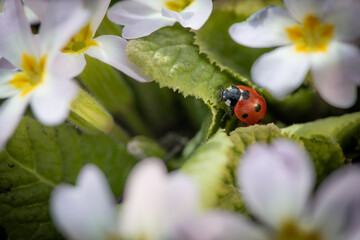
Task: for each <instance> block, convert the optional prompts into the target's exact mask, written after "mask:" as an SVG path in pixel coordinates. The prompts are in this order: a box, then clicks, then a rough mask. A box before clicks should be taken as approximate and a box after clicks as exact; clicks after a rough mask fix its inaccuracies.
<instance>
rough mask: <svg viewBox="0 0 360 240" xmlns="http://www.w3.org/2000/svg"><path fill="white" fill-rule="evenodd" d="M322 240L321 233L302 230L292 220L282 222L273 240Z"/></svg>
mask: <svg viewBox="0 0 360 240" xmlns="http://www.w3.org/2000/svg"><path fill="white" fill-rule="evenodd" d="M290 239H291V240H322V239H323V238H322V237H321V235H320V234H319V233H317V232H315V231H304V230H303V229H300V228H299V227H298V226H296V225H295V224H294V223H293V222H291V221H288V222H285V224H283V226H282V228H281V230H280V232H279V233H278V235H277V236H276V237H275V238H274V240H290Z"/></svg>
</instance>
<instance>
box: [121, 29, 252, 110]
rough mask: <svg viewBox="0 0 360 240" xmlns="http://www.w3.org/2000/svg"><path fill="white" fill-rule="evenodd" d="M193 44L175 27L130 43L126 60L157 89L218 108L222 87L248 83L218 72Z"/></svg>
mask: <svg viewBox="0 0 360 240" xmlns="http://www.w3.org/2000/svg"><path fill="white" fill-rule="evenodd" d="M193 43H194V33H192V32H189V30H188V29H184V28H181V27H179V25H175V26H174V27H166V28H163V29H160V30H158V31H156V32H154V33H152V34H151V35H149V36H147V37H144V38H140V39H136V40H130V41H129V42H128V45H127V53H128V58H129V60H130V61H131V62H133V63H134V64H136V65H137V66H138V67H140V68H141V69H142V71H143V72H144V73H145V74H147V75H150V76H151V77H152V78H153V79H154V80H155V81H156V82H158V83H159V84H160V87H169V88H172V89H174V90H178V91H179V92H181V93H182V94H183V95H184V96H185V97H186V96H188V95H191V96H194V97H196V98H200V99H202V100H203V101H204V102H205V103H207V104H209V105H218V103H217V101H218V100H219V94H220V89H221V86H224V87H225V86H229V85H230V84H244V82H246V81H247V80H246V79H244V78H239V79H236V78H234V77H232V76H231V75H229V74H227V73H225V72H221V71H220V69H219V68H218V67H216V66H215V65H213V64H211V63H210V62H209V60H208V59H207V58H206V56H205V55H202V54H199V48H198V47H197V46H195V45H194V44H193ZM219 106H220V105H219Z"/></svg>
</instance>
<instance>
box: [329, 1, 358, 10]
mask: <svg viewBox="0 0 360 240" xmlns="http://www.w3.org/2000/svg"><path fill="white" fill-rule="evenodd" d="M325 5H326V10H327V11H332V10H336V9H337V10H339V9H342V8H348V10H351V9H352V8H354V7H360V2H359V0H341V1H339V0H326V1H325Z"/></svg>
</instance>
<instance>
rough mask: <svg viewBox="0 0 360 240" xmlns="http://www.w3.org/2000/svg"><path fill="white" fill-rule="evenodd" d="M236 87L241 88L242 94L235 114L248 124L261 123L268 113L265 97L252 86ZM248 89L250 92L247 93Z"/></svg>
mask: <svg viewBox="0 0 360 240" xmlns="http://www.w3.org/2000/svg"><path fill="white" fill-rule="evenodd" d="M236 87H237V88H239V90H240V91H241V93H242V94H241V97H240V99H239V101H238V102H237V104H236V105H235V108H234V112H235V115H236V116H237V117H238V118H239V119H240V120H241V121H242V122H244V123H246V124H248V125H254V124H257V123H259V122H260V121H261V120H262V119H263V118H264V117H265V114H266V110H267V107H266V102H265V99H264V98H263V96H261V95H260V94H258V93H257V92H256V91H255V90H254V89H252V88H249V87H246V86H243V85H238V86H236ZM246 91H247V92H248V93H249V94H247V92H246ZM244 93H245V94H244Z"/></svg>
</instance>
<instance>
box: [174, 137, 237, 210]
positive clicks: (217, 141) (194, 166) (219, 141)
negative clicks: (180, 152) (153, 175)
mask: <svg viewBox="0 0 360 240" xmlns="http://www.w3.org/2000/svg"><path fill="white" fill-rule="evenodd" d="M232 148H233V143H232V142H231V141H230V138H229V137H228V136H227V135H226V134H225V133H224V132H218V133H217V134H215V135H214V136H213V137H212V138H211V139H209V140H208V141H207V142H206V143H204V144H203V145H202V146H200V147H199V148H198V149H197V150H196V151H195V152H194V153H193V154H192V156H191V157H190V158H189V159H188V161H187V162H186V163H185V164H184V165H183V167H182V168H181V169H182V171H184V172H186V173H188V174H189V175H190V176H191V177H193V178H194V179H195V181H196V182H197V183H198V187H199V189H200V194H201V200H202V206H203V207H204V208H210V207H220V208H223V209H229V210H242V209H243V208H244V206H243V204H242V201H241V198H240V196H239V194H238V190H237V188H236V186H235V183H234V178H233V170H234V168H233V165H234V162H237V159H236V158H234V156H233V153H232Z"/></svg>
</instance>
